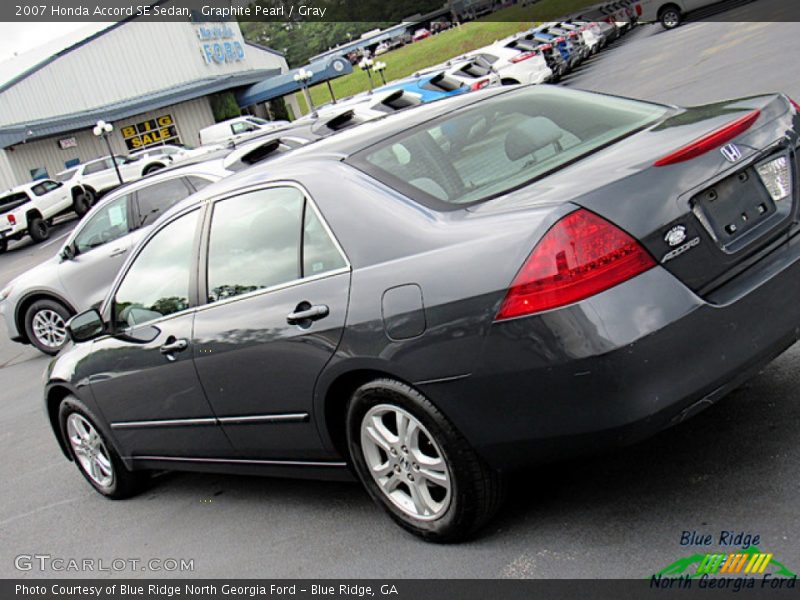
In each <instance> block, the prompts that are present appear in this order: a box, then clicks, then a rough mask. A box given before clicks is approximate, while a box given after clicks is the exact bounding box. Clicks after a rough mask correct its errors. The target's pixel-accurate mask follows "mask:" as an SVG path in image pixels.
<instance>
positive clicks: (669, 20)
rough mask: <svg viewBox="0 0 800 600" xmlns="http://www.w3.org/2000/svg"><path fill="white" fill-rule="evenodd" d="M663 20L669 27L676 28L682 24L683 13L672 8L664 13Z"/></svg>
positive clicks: (665, 25)
mask: <svg viewBox="0 0 800 600" xmlns="http://www.w3.org/2000/svg"><path fill="white" fill-rule="evenodd" d="M661 22H662V23H663V24H664V27H666V28H667V29H674V28H675V27H677V26H678V25H679V24H680V22H681V15H680V13H679V12H678V11H676V10H672V9H670V10H668V11H666V12H665V13H664V14H663V16H662V17H661Z"/></svg>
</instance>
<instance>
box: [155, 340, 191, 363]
mask: <svg viewBox="0 0 800 600" xmlns="http://www.w3.org/2000/svg"><path fill="white" fill-rule="evenodd" d="M188 347H189V342H188V340H185V339H180V340H176V339H175V338H174V337H172V336H170V337H169V338H167V343H166V344H164V345H163V346H161V348H159V352H161V354H163V355H164V356H166V357H167V358H168V359H170V360H175V357H174V356H173V354H175V353H176V352H183V351H184V350H186V349H187V348H188Z"/></svg>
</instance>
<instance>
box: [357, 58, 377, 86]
mask: <svg viewBox="0 0 800 600" xmlns="http://www.w3.org/2000/svg"><path fill="white" fill-rule="evenodd" d="M374 64H375V63H374V62H373V60H372V59H371V58H367V57H364V58H362V59H361V62H360V63H358V66H359V67H361V70H362V71H366V72H367V77H369V92H370V94H371V93H372V88H373V85H372V66H373V65H374Z"/></svg>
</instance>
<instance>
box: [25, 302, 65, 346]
mask: <svg viewBox="0 0 800 600" xmlns="http://www.w3.org/2000/svg"><path fill="white" fill-rule="evenodd" d="M32 324H33V333H34V335H35V336H36V339H37V340H39V342H41V344H42V345H43V346H46V347H47V348H53V349H55V348H60V347H61V346H62V345H63V344H64V342H65V341H66V340H67V324H66V322H65V321H64V319H63V317H62V316H61V315H59V314H58V313H57V312H56V311H54V310H51V309H49V308H45V309H43V310H40V311H39V312H37V313H36V314H35V315H34V316H33V321H32Z"/></svg>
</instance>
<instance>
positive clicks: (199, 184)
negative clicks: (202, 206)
mask: <svg viewBox="0 0 800 600" xmlns="http://www.w3.org/2000/svg"><path fill="white" fill-rule="evenodd" d="M186 179H188V180H189V183H191V184H192V187H193V188H194V189H195V190H196V191H198V192H199V191H200V190H202V189H203V188H204V187H206V186H208V185H211V184H212V183H214V182H213V181H211V180H210V179H206V178H205V177H199V176H197V175H189V176H188V177H186Z"/></svg>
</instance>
